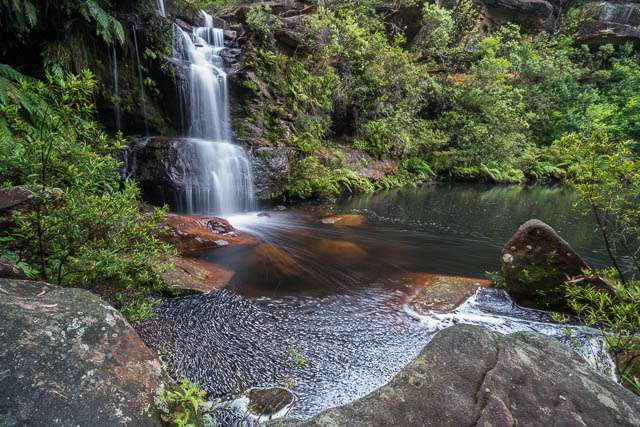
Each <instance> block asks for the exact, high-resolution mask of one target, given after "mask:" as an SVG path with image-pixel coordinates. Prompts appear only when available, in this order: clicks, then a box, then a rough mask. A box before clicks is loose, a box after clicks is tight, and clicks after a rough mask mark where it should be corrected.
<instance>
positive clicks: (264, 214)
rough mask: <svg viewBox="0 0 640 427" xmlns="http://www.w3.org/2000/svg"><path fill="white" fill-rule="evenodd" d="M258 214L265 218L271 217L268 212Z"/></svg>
mask: <svg viewBox="0 0 640 427" xmlns="http://www.w3.org/2000/svg"><path fill="white" fill-rule="evenodd" d="M258 216H259V217H265V218H271V215H269V214H268V213H266V212H260V213H259V214H258Z"/></svg>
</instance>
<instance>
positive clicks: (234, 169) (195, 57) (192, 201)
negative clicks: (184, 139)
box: [172, 12, 254, 214]
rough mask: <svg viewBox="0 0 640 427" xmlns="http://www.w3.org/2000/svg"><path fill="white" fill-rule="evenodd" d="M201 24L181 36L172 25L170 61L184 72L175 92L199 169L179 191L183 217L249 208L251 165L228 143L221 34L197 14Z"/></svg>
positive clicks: (240, 150) (205, 16) (239, 149)
mask: <svg viewBox="0 0 640 427" xmlns="http://www.w3.org/2000/svg"><path fill="white" fill-rule="evenodd" d="M201 14H202V18H203V21H204V24H203V26H202V27H194V28H193V30H192V32H190V33H189V32H186V31H184V30H182V29H181V28H180V27H178V26H177V25H174V37H173V46H172V47H173V57H174V59H176V60H178V61H179V62H181V63H182V64H184V68H185V70H186V73H185V77H186V82H185V83H186V84H184V85H183V86H182V87H181V88H180V92H181V93H180V98H181V103H183V104H184V105H185V106H186V107H187V109H188V112H187V113H186V114H185V115H186V119H187V122H188V123H187V124H188V126H187V129H188V130H187V133H188V135H189V136H190V137H191V138H192V139H190V141H189V142H191V143H194V144H195V145H196V150H197V153H198V156H199V162H200V165H201V167H199V168H198V170H199V171H200V172H199V173H200V176H199V177H198V179H197V180H196V181H197V182H198V185H197V186H193V187H188V188H185V191H184V194H183V195H181V196H180V197H179V206H178V207H179V209H180V210H181V211H183V212H186V213H188V214H195V213H200V214H229V213H237V212H242V211H246V210H250V209H251V208H252V207H253V198H254V192H253V179H252V174H251V164H250V162H249V159H248V157H247V154H246V152H245V150H244V149H243V148H242V147H240V146H238V145H235V144H232V143H231V131H230V113H229V94H228V89H227V74H226V73H225V72H224V70H223V61H222V57H221V56H220V52H221V51H222V50H223V49H224V32H223V30H222V29H220V28H214V25H213V17H212V16H211V15H209V14H207V13H205V12H201Z"/></svg>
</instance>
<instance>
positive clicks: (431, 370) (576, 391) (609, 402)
mask: <svg viewBox="0 0 640 427" xmlns="http://www.w3.org/2000/svg"><path fill="white" fill-rule="evenodd" d="M639 423H640V398H639V397H638V396H636V395H634V394H633V393H631V392H630V391H628V390H626V389H624V388H623V387H621V386H620V385H618V384H616V383H615V382H614V381H612V380H611V379H609V378H607V377H605V376H603V375H602V374H600V373H599V372H597V371H595V370H594V369H593V368H591V367H590V366H589V365H588V363H587V362H586V361H585V360H584V359H582V358H581V357H580V356H579V355H577V354H576V353H575V352H573V351H572V350H570V349H569V348H567V347H565V346H563V345H562V344H560V342H558V341H556V340H555V339H554V338H551V337H548V336H545V335H541V334H538V333H530V332H520V333H516V334H511V335H502V334H499V333H497V332H491V331H489V330H488V329H485V328H482V327H480V326H472V325H455V326H452V327H450V328H447V329H445V330H444V331H441V332H440V333H438V334H437V335H436V336H435V337H434V338H433V340H432V341H431V342H430V343H429V344H427V346H426V347H425V348H424V349H423V350H422V352H421V353H420V355H419V356H418V357H417V358H416V359H415V360H413V361H412V362H411V363H409V365H407V367H406V368H404V369H403V370H402V371H401V372H400V373H398V374H397V375H396V376H395V378H393V380H391V381H390V382H389V383H388V384H387V385H385V386H383V387H381V388H379V389H378V390H376V391H374V392H372V393H370V394H369V395H367V396H365V397H363V398H362V399H359V400H357V401H355V402H353V403H350V404H348V405H345V406H342V407H339V408H334V409H330V410H328V411H325V412H323V413H321V414H319V415H317V416H315V417H314V418H312V419H310V420H305V421H289V420H278V421H275V422H273V423H270V424H269V425H270V426H271V425H274V426H342V425H358V426H456V427H458V426H512V425H518V426H521V425H522V426H527V425H531V426H551V425H558V426H560V425H562V426H608V425H616V426H635V425H639Z"/></svg>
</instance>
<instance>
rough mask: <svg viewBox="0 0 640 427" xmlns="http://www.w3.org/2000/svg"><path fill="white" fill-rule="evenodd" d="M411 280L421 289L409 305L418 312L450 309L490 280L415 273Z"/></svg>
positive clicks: (489, 283)
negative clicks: (418, 284) (419, 285)
mask: <svg viewBox="0 0 640 427" xmlns="http://www.w3.org/2000/svg"><path fill="white" fill-rule="evenodd" d="M412 281H413V282H415V283H420V284H421V286H422V289H421V290H420V292H418V295H416V296H415V297H414V298H413V299H412V300H411V301H410V302H409V306H410V307H411V308H412V309H414V310H415V311H417V312H418V313H420V314H428V312H429V311H433V310H435V311H451V310H454V309H456V308H457V307H458V306H459V305H460V304H462V303H463V302H465V301H466V300H467V299H468V298H469V297H471V296H472V295H473V294H475V293H476V292H477V290H478V288H481V287H488V286H491V281H489V280H485V279H473V278H469V277H456V276H437V275H434V274H416V275H414V276H413V277H412Z"/></svg>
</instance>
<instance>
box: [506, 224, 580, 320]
mask: <svg viewBox="0 0 640 427" xmlns="http://www.w3.org/2000/svg"><path fill="white" fill-rule="evenodd" d="M500 262H501V264H502V273H503V276H504V279H505V281H506V283H507V288H508V291H509V294H510V295H511V296H512V297H513V299H514V300H515V301H516V302H517V303H518V304H521V305H524V306H528V307H533V308H543V309H557V310H563V311H566V310H568V307H567V306H566V301H565V298H564V293H565V292H564V282H565V281H566V280H567V278H568V277H577V276H580V275H581V274H583V271H590V270H591V268H590V267H589V266H588V265H587V263H586V262H585V261H584V260H583V259H582V257H580V255H578V253H577V252H576V251H575V250H574V249H573V248H572V247H571V245H570V244H569V243H567V242H566V241H565V240H564V239H563V238H562V237H560V235H559V234H558V233H556V231H555V230H554V229H553V228H551V227H550V226H549V225H547V224H545V223H544V222H542V221H540V220H537V219H532V220H529V221H527V222H525V223H524V224H522V225H521V226H520V228H518V231H517V232H516V233H515V234H514V235H513V237H511V239H510V240H509V241H508V242H507V243H506V244H505V245H504V248H503V249H502V254H501V258H500Z"/></svg>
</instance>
